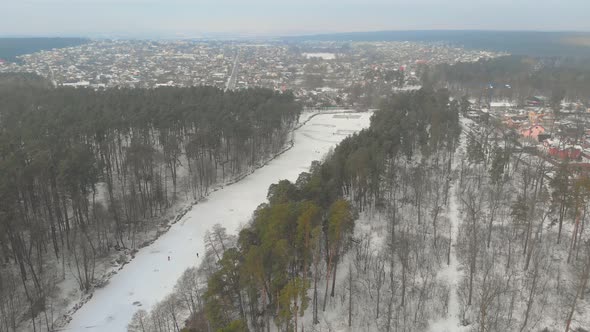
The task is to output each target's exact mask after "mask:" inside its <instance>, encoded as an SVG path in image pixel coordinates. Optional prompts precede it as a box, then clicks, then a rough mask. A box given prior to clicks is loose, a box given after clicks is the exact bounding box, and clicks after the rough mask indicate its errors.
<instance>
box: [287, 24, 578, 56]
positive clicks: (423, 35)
mask: <svg viewBox="0 0 590 332" xmlns="http://www.w3.org/2000/svg"><path fill="white" fill-rule="evenodd" d="M284 39H285V40H288V41H415V42H446V43H449V44H452V45H455V46H461V47H465V48H470V49H482V50H491V51H497V52H509V53H511V54H517V55H529V56H575V57H590V46H589V45H590V44H589V43H588V41H589V40H590V33H585V32H541V31H478V30H415V31H372V32H349V33H336V34H322V35H312V36H299V37H285V38H284Z"/></svg>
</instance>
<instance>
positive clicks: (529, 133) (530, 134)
mask: <svg viewBox="0 0 590 332" xmlns="http://www.w3.org/2000/svg"><path fill="white" fill-rule="evenodd" d="M544 133H545V128H544V127H543V126H541V125H533V126H530V127H525V128H523V129H521V130H520V134H521V135H522V136H524V137H526V138H531V139H534V140H535V141H538V140H539V135H541V134H544Z"/></svg>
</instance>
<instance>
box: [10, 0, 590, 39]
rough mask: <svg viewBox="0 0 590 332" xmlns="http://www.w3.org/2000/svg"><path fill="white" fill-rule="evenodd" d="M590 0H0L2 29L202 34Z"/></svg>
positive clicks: (430, 19) (584, 12)
mask: <svg viewBox="0 0 590 332" xmlns="http://www.w3.org/2000/svg"><path fill="white" fill-rule="evenodd" d="M589 13H590V0H0V35H4V36H7V35H29V36H30V35H36V36H72V35H73V36H89V37H100V36H109V35H111V36H112V35H120V36H128V37H133V36H135V37H174V36H177V37H199V36H202V35H203V34H210V33H227V34H233V35H240V34H249V35H264V36H268V35H285V34H307V33H322V32H349V31H369V30H414V29H491V30H545V31H548V30H576V31H590V20H589V19H588V14H589Z"/></svg>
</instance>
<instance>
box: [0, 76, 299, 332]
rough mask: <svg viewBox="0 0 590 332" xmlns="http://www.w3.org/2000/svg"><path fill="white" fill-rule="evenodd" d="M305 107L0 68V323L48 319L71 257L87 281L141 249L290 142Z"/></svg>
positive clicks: (256, 95)
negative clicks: (82, 85) (175, 210)
mask: <svg viewBox="0 0 590 332" xmlns="http://www.w3.org/2000/svg"><path fill="white" fill-rule="evenodd" d="M300 109H301V107H300V105H299V104H298V103H296V102H295V101H294V97H293V95H292V94H291V93H288V92H286V93H278V92H274V91H272V90H268V89H249V90H240V91H236V92H231V91H230V92H224V91H223V90H220V89H218V88H214V87H192V88H173V87H166V88H158V89H110V90H99V91H95V90H91V89H74V88H52V87H48V84H47V83H46V82H44V81H42V80H39V79H35V77H34V76H32V75H27V76H18V75H15V74H12V75H6V76H1V77H0V202H1V204H0V260H1V261H2V262H3V263H4V265H3V266H2V268H0V331H7V330H13V329H17V327H18V324H19V321H20V320H21V319H30V318H34V317H37V316H43V315H42V313H45V319H43V324H45V323H47V324H50V323H51V322H52V320H51V319H47V310H49V309H48V308H51V306H52V304H51V300H52V299H51V297H49V295H50V294H52V292H54V291H55V288H54V286H55V282H56V281H58V280H61V278H63V276H64V275H65V273H66V271H65V269H66V268H65V267H66V266H68V267H69V271H71V273H72V274H73V275H74V277H75V278H76V280H77V281H78V283H79V287H80V289H81V290H83V291H87V290H89V289H90V288H91V287H93V284H94V270H95V262H96V261H97V259H98V258H99V257H104V256H107V255H109V253H112V252H113V250H116V249H121V248H136V247H137V246H139V245H140V244H141V242H140V240H142V238H145V237H139V236H138V235H139V234H144V233H145V232H152V231H154V230H155V228H157V227H158V226H159V225H160V224H162V218H163V216H164V215H165V214H166V213H167V212H168V211H169V208H170V207H172V206H173V204H174V203H175V202H176V201H177V199H178V198H186V199H189V200H193V199H198V198H199V197H202V196H204V195H206V194H207V193H208V191H209V190H210V188H211V187H212V186H214V185H215V184H220V183H224V182H227V181H232V180H234V179H235V178H236V177H237V176H240V175H242V174H244V173H245V172H248V171H249V170H252V169H253V168H254V167H256V166H257V165H258V164H259V163H261V162H262V161H265V160H267V159H268V158H270V157H271V156H273V155H274V154H276V153H278V152H279V151H281V149H283V148H284V145H285V144H286V143H287V141H288V139H289V137H290V130H291V129H292V128H293V126H294V125H295V124H296V123H297V120H298V116H299V112H300ZM52 262H53V263H52ZM60 266H61V267H60ZM60 270H62V271H60ZM26 312H28V314H27V315H26V316H24V317H23V316H22V315H23V313H26ZM39 314H41V315H39ZM47 329H49V330H52V327H51V326H49V325H48V326H47Z"/></svg>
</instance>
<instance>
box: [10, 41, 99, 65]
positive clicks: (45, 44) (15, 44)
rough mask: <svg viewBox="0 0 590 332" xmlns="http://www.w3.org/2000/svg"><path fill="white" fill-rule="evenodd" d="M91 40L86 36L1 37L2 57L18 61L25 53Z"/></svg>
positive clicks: (75, 44) (69, 45) (76, 44)
mask: <svg viewBox="0 0 590 332" xmlns="http://www.w3.org/2000/svg"><path fill="white" fill-rule="evenodd" d="M87 42H89V40H88V39H85V38H0V59H5V60H8V61H16V57H17V56H19V55H23V54H29V53H34V52H38V51H41V50H51V49H54V48H64V47H71V46H78V45H81V44H85V43H87Z"/></svg>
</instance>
